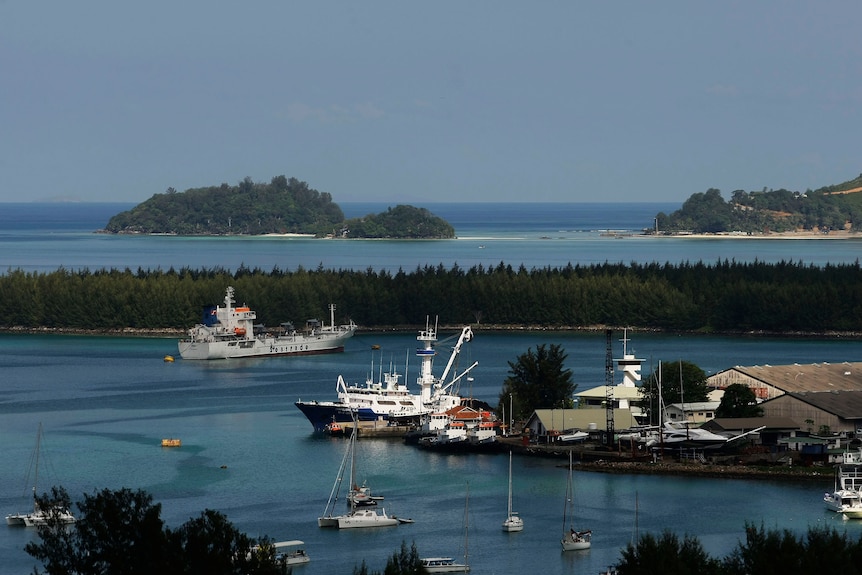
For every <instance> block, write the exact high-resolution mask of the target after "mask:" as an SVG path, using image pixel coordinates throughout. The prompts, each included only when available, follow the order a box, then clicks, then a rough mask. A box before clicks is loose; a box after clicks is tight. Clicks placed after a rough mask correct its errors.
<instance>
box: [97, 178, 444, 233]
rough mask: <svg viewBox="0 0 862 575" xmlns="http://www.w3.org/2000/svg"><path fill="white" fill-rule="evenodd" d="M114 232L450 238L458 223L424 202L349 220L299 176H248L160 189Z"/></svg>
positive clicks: (116, 222)
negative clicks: (259, 180)
mask: <svg viewBox="0 0 862 575" xmlns="http://www.w3.org/2000/svg"><path fill="white" fill-rule="evenodd" d="M103 231H104V232H106V233H114V234H174V235H201V236H210V235H263V234H306V235H314V236H317V237H340V238H399V239H402V238H403V239H445V238H453V237H455V230H454V228H453V227H452V226H451V225H450V224H449V223H448V222H446V221H445V220H443V219H441V218H439V217H437V216H435V215H434V214H432V213H431V212H429V211H428V210H427V209H425V208H416V207H413V206H407V205H399V206H396V207H394V208H391V207H390V208H389V209H388V210H387V211H385V212H382V213H380V214H369V215H366V216H363V217H361V218H353V219H349V220H345V218H344V212H342V211H341V208H340V207H339V206H338V204H336V203H334V202H333V201H332V196H331V195H330V194H328V193H326V192H318V191H317V190H315V189H313V188H310V187H309V186H308V184H307V183H305V182H302V181H299V180H297V179H296V178H286V177H285V176H276V177H275V178H272V181H270V182H269V183H268V184H262V183H255V182H253V181H252V180H251V178H245V179H244V180H243V181H242V182H240V183H239V184H238V185H236V186H229V185H228V184H221V185H220V186H210V187H206V188H191V189H188V190H186V191H185V192H178V191H176V190H175V189H173V188H168V190H167V191H166V192H165V193H163V194H155V195H154V196H153V197H151V198H150V199H148V200H146V201H145V202H143V203H140V204H138V205H137V206H135V207H134V208H132V209H131V210H128V211H125V212H122V213H119V214H117V215H115V216H113V217H112V218H111V219H110V220H109V221H108V224H107V225H106V226H105V229H104V230H103Z"/></svg>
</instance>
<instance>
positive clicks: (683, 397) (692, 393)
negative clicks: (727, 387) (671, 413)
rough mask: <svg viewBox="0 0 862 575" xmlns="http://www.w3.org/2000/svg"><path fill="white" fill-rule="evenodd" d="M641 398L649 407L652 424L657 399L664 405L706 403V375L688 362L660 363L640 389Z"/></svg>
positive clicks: (656, 412) (707, 389)
mask: <svg viewBox="0 0 862 575" xmlns="http://www.w3.org/2000/svg"><path fill="white" fill-rule="evenodd" d="M640 392H641V396H642V397H643V398H644V402H645V403H646V405H648V406H649V408H648V410H649V412H650V419H651V420H653V422H654V423H660V421H655V420H656V417H654V416H655V415H656V414H658V413H659V397H661V400H662V401H663V402H664V405H671V404H672V403H680V402H682V401H685V402H686V403H691V402H695V401H707V399H708V396H707V394H708V393H709V388H708V387H707V385H706V373H704V371H703V370H702V369H701V368H700V367H698V366H697V365H695V364H693V363H691V362H688V361H683V360H680V361H673V362H669V363H662V364H661V365H660V366H659V367H657V368H656V370H655V371H654V372H652V373H651V374H650V375H649V376H647V378H646V380H644V382H643V386H642V387H641V390H640Z"/></svg>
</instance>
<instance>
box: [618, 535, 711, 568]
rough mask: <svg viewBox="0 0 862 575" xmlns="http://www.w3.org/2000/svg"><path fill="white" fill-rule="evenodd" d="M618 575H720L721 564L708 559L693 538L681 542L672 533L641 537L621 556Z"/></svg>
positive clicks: (701, 547) (690, 536)
mask: <svg viewBox="0 0 862 575" xmlns="http://www.w3.org/2000/svg"><path fill="white" fill-rule="evenodd" d="M621 556H622V559H621V561H620V564H619V565H618V566H617V573H618V574H619V575H713V574H714V575H718V574H720V573H721V562H720V561H718V560H717V559H714V558H712V557H710V556H709V554H707V553H706V551H704V549H703V545H701V543H700V541H699V540H698V539H697V538H696V537H694V536H693V535H685V536H684V537H683V538H682V540H680V538H679V537H678V536H677V535H676V534H675V533H673V532H671V531H670V530H665V531H664V532H662V534H661V535H660V536H659V537H656V536H654V535H653V534H651V533H647V534H646V535H642V536H641V537H640V539H638V541H637V544H636V545H633V544H631V543H629V544H628V545H627V546H626V548H625V549H624V550H623V551H622V552H621Z"/></svg>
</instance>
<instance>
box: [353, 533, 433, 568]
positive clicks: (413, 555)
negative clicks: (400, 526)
mask: <svg viewBox="0 0 862 575" xmlns="http://www.w3.org/2000/svg"><path fill="white" fill-rule="evenodd" d="M422 573H427V571H426V570H425V568H424V567H422V559H421V558H420V557H419V551H417V550H416V543H415V542H414V543H413V544H412V545H411V546H410V548H409V549H408V548H407V543H405V542H404V541H401V549H400V550H399V551H396V552H395V553H393V554H392V556H391V557H389V559H388V560H387V561H386V567H385V568H384V570H383V575H421V574H422ZM353 575H380V572H379V571H371V572H369V571H368V565H367V564H366V563H365V560H364V559H363V560H362V564H361V565H359V566H358V567H354V568H353Z"/></svg>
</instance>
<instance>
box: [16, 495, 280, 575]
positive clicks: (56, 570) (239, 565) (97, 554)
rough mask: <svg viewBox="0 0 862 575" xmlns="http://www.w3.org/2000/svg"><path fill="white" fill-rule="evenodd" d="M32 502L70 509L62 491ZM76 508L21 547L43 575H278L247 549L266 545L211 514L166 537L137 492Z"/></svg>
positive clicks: (271, 562)
mask: <svg viewBox="0 0 862 575" xmlns="http://www.w3.org/2000/svg"><path fill="white" fill-rule="evenodd" d="M37 501H38V503H39V505H40V506H42V507H44V508H50V507H60V506H65V507H67V508H68V507H69V506H70V505H69V496H68V494H67V493H66V492H65V490H63V489H62V488H54V489H52V492H51V494H50V495H48V494H46V495H43V496H41V497H38V498H37ZM77 507H78V510H79V513H78V520H77V521H76V522H75V523H74V524H73V525H71V526H68V525H65V524H63V523H62V522H60V521H59V519H58V518H55V517H51V518H49V520H48V521H47V524H46V525H42V526H39V528H38V535H39V540H38V541H31V542H29V543H27V545H26V547H25V551H26V552H27V553H29V554H30V555H31V556H33V557H35V558H36V559H38V560H40V561H41V562H42V564H43V566H44V568H45V573H47V574H49V575H137V574H139V573H140V574H141V575H144V574H151V573H160V574H162V575H172V574H185V573H208V574H211V575H212V574H216V575H217V574H225V575H228V574H231V575H232V574H237V575H239V574H252V573H253V574H271V573H272V574H274V573H283V572H285V569H284V567H283V566H280V565H278V563H277V562H276V560H275V554H274V553H269V554H267V553H252V552H251V550H252V547H253V546H254V545H255V544H260V545H261V547H264V548H266V544H267V543H268V542H269V541H268V539H266V538H263V539H261V540H258V541H252V540H251V539H250V538H249V537H247V536H246V535H244V534H242V533H240V532H239V531H238V530H237V529H236V528H234V527H233V525H231V523H230V522H229V521H228V520H227V518H226V517H225V516H224V515H222V514H221V513H218V512H216V511H212V510H206V511H204V512H203V513H202V514H201V516H200V517H199V518H196V519H191V520H189V521H188V522H186V523H185V524H183V525H182V526H181V527H180V528H179V529H177V530H176V531H171V530H169V529H166V528H165V526H164V522H163V521H162V519H161V505H160V504H154V503H153V498H152V496H151V495H149V494H148V493H146V492H145V491H142V490H138V491H132V490H131V489H125V488H124V489H120V490H117V491H112V490H110V489H103V490H102V491H100V492H96V493H94V494H93V495H84V500H83V501H82V502H79V503H77ZM37 573H38V571H37Z"/></svg>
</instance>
